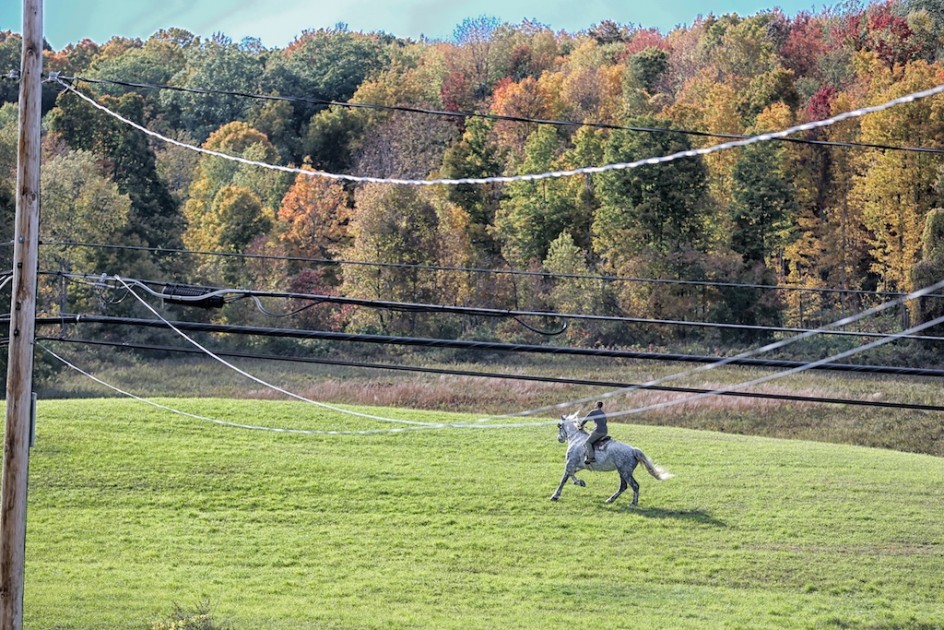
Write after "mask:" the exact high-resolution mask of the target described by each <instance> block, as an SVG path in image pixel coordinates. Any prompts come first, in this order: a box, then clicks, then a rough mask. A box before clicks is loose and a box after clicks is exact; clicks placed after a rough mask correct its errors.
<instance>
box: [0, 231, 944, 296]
mask: <svg viewBox="0 0 944 630" xmlns="http://www.w3.org/2000/svg"><path fill="white" fill-rule="evenodd" d="M11 244H12V242H10V241H7V242H4V243H0V246H8V245H11ZM40 245H45V246H57V247H89V248H92V249H116V250H120V251H146V252H150V253H154V254H160V255H167V256H169V255H177V254H180V255H185V256H215V257H220V258H238V259H245V260H275V261H283V262H310V263H318V264H324V265H338V266H342V267H343V266H345V265H351V266H366V267H379V268H391V269H411V270H422V271H454V272H458V273H467V274H483V275H485V274H491V275H510V276H523V277H535V278H551V279H558V278H562V279H573V280H595V281H599V282H605V283H614V282H635V283H641V284H669V285H681V286H694V287H715V288H732V289H762V290H769V291H787V292H803V293H817V294H837V295H852V296H863V295H864V296H874V297H879V298H896V297H902V296H904V295H907V294H906V293H904V292H901V291H865V290H861V289H837V288H831V287H820V288H817V287H797V286H790V285H776V284H752V283H747V282H722V281H714V280H680V279H679V280H676V279H673V278H645V277H641V276H608V275H601V274H580V273H558V272H551V271H523V270H519V269H489V268H481V267H456V266H449V265H420V264H412V263H393V262H380V261H371V260H345V259H342V258H316V257H308V256H277V255H274V254H250V253H241V252H222V251H210V250H191V249H175V248H169V247H149V246H146V245H114V244H108V243H89V242H83V241H69V240H66V241H40ZM45 273H47V274H53V273H58V272H45ZM924 297H933V298H944V294H938V293H929V294H927V295H925V296H924Z"/></svg>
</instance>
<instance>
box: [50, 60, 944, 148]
mask: <svg viewBox="0 0 944 630" xmlns="http://www.w3.org/2000/svg"><path fill="white" fill-rule="evenodd" d="M50 78H52V77H51V76H50ZM59 79H60V80H63V81H71V82H76V83H89V84H98V85H117V86H122V87H132V88H140V89H148V90H159V91H174V92H184V93H189V94H200V95H209V96H236V97H240V98H250V99H256V100H264V101H282V102H289V103H306V104H309V105H317V106H319V107H342V108H346V109H367V110H378V111H392V112H405V113H412V114H423V115H428V116H440V117H446V118H461V119H466V118H481V119H484V120H495V121H507V122H520V123H530V124H538V125H550V126H555V127H570V128H579V127H590V128H595V129H607V130H613V131H636V132H641V133H660V134H679V135H687V136H698V137H705V138H725V139H729V140H736V139H745V138H749V137H750V136H747V135H744V134H736V133H719V132H712V131H699V130H692V129H680V128H666V127H646V126H634V125H616V124H611V123H604V122H592V121H589V122H576V121H572V120H556V119H544V118H531V117H527V116H512V115H507V114H492V113H485V112H456V111H447V110H439V109H430V108H424V107H414V106H407V105H383V104H378V103H359V102H351V101H334V100H328V99H319V98H307V97H299V96H281V95H272V94H253V93H251V92H243V91H239V90H219V89H211V88H190V87H182V86H177V85H159V84H154V83H140V82H134V81H123V80H120V79H103V78H90V77H78V76H75V77H68V76H59ZM774 140H776V141H779V142H791V143H796V144H811V145H819V146H829V147H841V148H868V149H881V150H885V151H909V152H918V153H934V154H941V153H944V148H936V147H913V146H897V145H890V144H877V143H870V142H851V141H831V140H812V139H806V138H787V137H784V138H775V139H774Z"/></svg>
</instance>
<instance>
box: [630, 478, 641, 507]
mask: <svg viewBox="0 0 944 630" xmlns="http://www.w3.org/2000/svg"><path fill="white" fill-rule="evenodd" d="M629 485H630V486H632V488H633V505H639V482H638V481H636V478H635V477H633V473H629Z"/></svg>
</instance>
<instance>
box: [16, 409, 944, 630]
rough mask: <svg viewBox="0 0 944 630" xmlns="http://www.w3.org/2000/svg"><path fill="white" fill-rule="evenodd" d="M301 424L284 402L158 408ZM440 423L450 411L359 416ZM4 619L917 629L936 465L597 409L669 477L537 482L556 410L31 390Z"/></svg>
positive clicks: (941, 604)
mask: <svg viewBox="0 0 944 630" xmlns="http://www.w3.org/2000/svg"><path fill="white" fill-rule="evenodd" d="M165 402H168V404H171V405H173V406H176V407H178V408H181V409H185V410H187V411H190V412H194V413H199V414H204V415H208V416H213V417H217V418H221V419H225V420H230V421H237V422H250V423H265V424H269V425H271V426H280V427H296V428H310V429H338V428H376V427H378V426H380V423H377V422H373V421H368V420H359V419H356V418H352V417H350V416H345V415H341V414H338V413H334V412H326V411H322V410H319V409H316V408H314V407H311V406H307V405H304V404H301V403H292V402H274V401H232V400H223V399H183V400H173V401H165ZM372 411H374V412H379V413H382V414H386V415H390V414H395V413H396V414H400V415H401V416H402V417H409V418H415V419H427V420H436V421H441V420H443V419H444V418H448V419H449V420H452V419H463V418H467V417H468V416H454V415H449V416H446V415H445V414H444V413H442V412H431V411H424V412H406V411H402V410H400V411H394V410H372ZM38 415H39V417H38V424H37V443H36V446H35V448H34V449H33V450H32V453H31V461H30V490H29V509H28V519H27V521H28V522H27V566H26V576H25V577H26V594H25V622H24V626H25V627H26V628H60V629H65V628H76V629H77V628H150V627H152V624H153V623H154V622H157V621H160V620H163V619H166V618H167V617H168V616H169V615H170V614H171V613H172V612H173V611H174V604H175V603H177V604H183V605H184V606H185V607H186V605H188V604H195V603H197V602H201V601H207V600H208V601H210V602H211V603H212V615H213V618H214V619H216V620H218V621H220V622H223V623H226V624H228V625H229V626H230V627H232V628H239V629H242V628H267V629H269V628H271V629H282V628H284V629H290V628H291V629H297V628H357V629H362V628H405V627H417V628H463V629H466V628H496V627H503V628H557V627H574V626H577V627H605V628H621V627H640V628H643V627H651V628H758V627H770V628H859V627H866V628H941V627H942V624H944V589H942V588H941V577H942V576H944V519H942V517H941V515H942V508H944V459H940V458H935V457H931V456H927V455H915V454H907V453H899V452H894V451H885V450H876V449H868V448H862V447H854V446H843V445H830V444H823V443H811V442H801V441H785V440H776V439H770V438H761V437H747V436H739V435H729V434H721V433H708V432H701V431H693V430H688V429H680V428H666V427H652V426H642V425H621V424H617V425H615V426H614V427H613V428H612V432H613V433H614V435H615V436H616V437H617V438H619V439H622V440H624V441H628V442H631V443H633V444H634V445H636V446H638V447H640V448H642V449H643V450H644V451H646V453H647V454H648V455H649V456H650V457H651V458H652V459H653V460H655V461H656V462H657V463H659V464H660V465H662V466H664V467H666V468H668V469H669V470H670V471H672V472H673V473H675V474H676V477H675V478H673V479H670V480H668V481H664V482H659V481H656V480H655V479H653V478H652V477H650V476H649V475H648V474H646V473H645V472H644V471H643V470H642V469H641V468H640V469H639V470H638V471H637V479H638V480H639V481H640V483H641V485H642V493H641V502H640V506H639V507H638V508H636V509H629V508H628V505H629V501H630V499H631V495H624V496H623V497H621V498H620V500H618V501H617V502H616V503H615V504H612V505H604V504H603V500H604V499H606V498H607V497H608V496H609V495H610V494H611V493H612V492H613V490H615V488H616V486H617V479H616V477H615V475H614V474H613V473H608V474H584V475H583V478H584V479H585V480H586V481H587V482H588V487H587V488H578V487H576V486H574V485H568V486H567V487H566V488H565V489H564V493H563V496H562V498H561V501H560V502H557V503H553V502H551V501H549V500H548V497H549V496H550V494H551V492H553V490H554V488H555V487H556V485H557V483H558V481H559V479H560V474H561V470H562V463H563V455H564V447H563V446H562V445H560V444H558V443H557V441H556V430H555V428H554V427H542V428H527V429H517V430H489V431H485V430H482V431H477V430H449V431H428V432H427V431H420V432H411V433H402V434H395V435H374V436H317V435H293V434H284V433H283V434H280V433H271V432H260V431H247V430H239V429H233V428H226V427H221V426H218V425H213V424H210V423H206V422H201V421H199V420H194V419H190V418H185V417H182V416H177V415H172V414H170V413H168V412H165V411H161V410H158V409H154V408H151V407H147V406H143V405H142V404H140V403H136V402H131V401H126V400H114V399H110V400H100V399H99V400H96V399H87V400H61V401H41V402H40V404H39V414H38Z"/></svg>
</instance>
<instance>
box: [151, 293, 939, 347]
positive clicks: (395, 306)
mask: <svg viewBox="0 0 944 630" xmlns="http://www.w3.org/2000/svg"><path fill="white" fill-rule="evenodd" d="M137 282H139V283H141V284H144V285H154V286H163V287H166V286H168V283H165V282H156V281H152V280H139V281H137ZM218 291H220V292H223V291H227V290H226V289H219V290H218ZM231 293H233V294H238V295H242V296H249V297H254V298H262V297H268V298H282V299H296V300H311V301H312V302H314V304H312V306H314V305H315V304H322V303H324V304H347V305H352V306H362V307H367V308H379V309H385V310H389V311H395V312H401V313H426V314H434V313H449V314H453V315H469V316H475V317H490V318H500V317H507V318H512V319H514V320H515V321H517V322H518V323H519V324H521V325H522V326H525V327H526V328H528V329H529V330H531V331H533V332H537V333H540V334H544V335H549V336H550V335H558V334H560V333H562V332H564V330H565V329H566V324H565V326H563V327H561V328H559V329H557V330H554V331H550V332H547V331H543V330H540V329H537V328H534V327H532V326H530V325H528V324H526V323H525V322H524V321H522V319H520V318H522V317H529V318H545V319H562V320H579V321H604V322H620V323H628V324H649V325H657V326H688V327H694V328H709V329H722V330H742V331H751V332H767V333H770V332H784V333H791V334H802V333H810V332H814V330H815V329H808V328H790V327H783V326H759V325H752V324H724V323H716V322H702V321H688V320H671V319H649V318H642V317H625V316H619V315H592V314H583V313H557V312H551V311H524V310H516V309H495V308H483V307H473V306H451V305H446V304H423V303H414V302H393V301H389V300H371V299H367V298H351V297H343V296H337V295H320V294H310V293H294V292H285V291H257V290H248V289H232V290H231ZM152 295H154V296H155V297H163V294H161V293H159V292H156V291H152ZM303 308H307V306H306V307H303ZM300 310H302V309H296V311H300ZM262 312H263V313H264V314H267V315H268V314H270V313H268V311H262ZM818 334H822V335H838V336H850V337H875V338H887V337H898V338H900V339H912V340H918V341H944V337H939V336H933V335H896V334H893V333H880V332H865V331H858V330H834V329H828V330H825V329H824V330H821V331H818Z"/></svg>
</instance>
